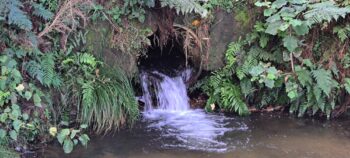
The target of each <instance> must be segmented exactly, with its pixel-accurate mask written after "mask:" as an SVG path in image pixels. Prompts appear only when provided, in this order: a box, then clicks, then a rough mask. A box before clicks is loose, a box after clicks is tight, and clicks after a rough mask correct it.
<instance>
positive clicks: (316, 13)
mask: <svg viewBox="0 0 350 158" xmlns="http://www.w3.org/2000/svg"><path fill="white" fill-rule="evenodd" d="M309 8H310V10H309V11H307V12H305V14H304V17H305V19H306V20H309V21H312V22H314V23H321V22H323V21H327V22H331V21H332V20H333V19H334V20H338V19H339V17H343V18H345V16H346V15H347V14H348V13H350V8H346V7H344V8H340V7H338V6H336V4H335V2H334V1H325V2H321V3H315V4H310V5H309Z"/></svg>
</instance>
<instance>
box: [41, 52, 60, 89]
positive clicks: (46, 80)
mask: <svg viewBox="0 0 350 158" xmlns="http://www.w3.org/2000/svg"><path fill="white" fill-rule="evenodd" d="M40 64H41V69H42V72H43V75H42V79H43V80H42V83H43V84H44V85H46V86H48V87H50V86H51V85H52V86H54V87H59V86H60V85H61V79H60V77H59V75H58V74H57V73H56V71H55V61H54V55H53V54H52V53H46V54H45V55H44V56H43V57H42V61H41V63H40Z"/></svg>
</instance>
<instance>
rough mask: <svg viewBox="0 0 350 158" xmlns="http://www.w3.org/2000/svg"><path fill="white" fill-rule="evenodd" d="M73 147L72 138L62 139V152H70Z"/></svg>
mask: <svg viewBox="0 0 350 158" xmlns="http://www.w3.org/2000/svg"><path fill="white" fill-rule="evenodd" d="M73 147H74V144H73V142H72V140H70V139H65V140H64V142H63V150H64V153H66V154H69V153H71V152H72V150H73Z"/></svg>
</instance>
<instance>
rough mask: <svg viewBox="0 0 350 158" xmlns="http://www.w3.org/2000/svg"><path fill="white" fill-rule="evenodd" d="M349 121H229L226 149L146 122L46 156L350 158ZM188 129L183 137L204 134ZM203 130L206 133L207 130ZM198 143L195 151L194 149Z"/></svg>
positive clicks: (52, 150) (272, 118)
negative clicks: (194, 133)
mask: <svg viewBox="0 0 350 158" xmlns="http://www.w3.org/2000/svg"><path fill="white" fill-rule="evenodd" d="M208 117H218V118H223V117H224V116H222V115H208ZM214 120H215V119H214ZM346 120H348V119H344V120H343V121H342V120H336V121H320V120H313V119H305V118H304V119H298V118H294V117H288V116H279V115H269V114H263V115H260V114H259V115H258V114H255V115H252V116H249V117H245V118H240V117H225V119H224V120H221V121H222V122H221V123H223V124H225V125H224V126H223V128H224V130H228V131H226V132H224V134H223V135H221V133H215V132H217V131H214V133H215V134H218V137H217V138H215V139H214V140H217V141H218V142H221V143H223V144H220V143H219V144H217V142H214V143H213V144H211V145H209V146H205V145H203V146H198V144H200V141H202V138H203V137H204V138H205V137H206V135H205V134H204V135H198V139H197V137H190V139H188V141H189V142H188V141H187V144H186V141H185V142H182V141H181V139H179V138H177V137H176V136H178V135H177V134H175V133H171V134H170V135H168V136H165V135H166V134H167V133H168V134H169V130H168V129H171V128H173V127H164V126H162V127H163V128H159V126H158V125H157V121H155V120H149V119H147V120H145V119H141V120H140V121H138V122H137V123H136V124H135V126H134V127H133V128H132V129H123V130H120V131H119V132H117V133H115V134H114V135H111V136H105V137H95V138H93V139H92V141H91V142H90V143H89V145H88V147H87V148H84V147H77V148H76V149H75V150H74V151H73V153H71V154H69V155H65V154H63V152H62V149H61V147H60V146H59V145H57V144H56V145H51V146H49V148H48V149H47V151H46V152H45V157H50V158H62V157H67V158H80V157H81V158H128V157H130V158H134V157H135V158H173V157H174V158H175V157H191V158H210V157H215V158H232V157H235V158H281V157H283V158H296V157H298V158H346V157H349V155H350V150H349V149H350V126H349V125H350V121H346ZM188 121H189V122H190V121H191V120H188ZM193 123H198V122H193ZM186 128H187V127H186ZM186 128H185V130H184V131H182V132H184V133H186V132H188V133H191V130H193V131H196V130H197V131H201V129H196V128H193V129H186ZM203 128H204V129H205V128H206V127H205V125H203ZM188 130H189V131H188ZM170 131H171V130H170ZM175 131H176V130H175ZM180 133H181V132H180ZM209 135H210V134H209ZM183 139H187V138H186V137H184V138H183ZM191 139H192V140H191ZM191 142H192V143H191ZM193 142H195V143H193ZM196 142H199V143H198V144H197V143H196ZM196 144H197V146H195V147H196V148H193V149H191V148H189V146H193V145H196ZM186 145H187V146H186ZM220 145H221V146H220ZM206 148H207V149H208V150H205V149H206ZM211 149H214V150H211ZM217 149H226V150H217Z"/></svg>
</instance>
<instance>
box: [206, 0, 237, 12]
mask: <svg viewBox="0 0 350 158" xmlns="http://www.w3.org/2000/svg"><path fill="white" fill-rule="evenodd" d="M204 6H205V8H207V9H208V10H213V9H215V8H217V7H219V8H224V9H225V10H226V11H227V12H231V11H232V10H233V8H234V6H235V4H234V1H232V0H210V1H208V2H207V3H205V4H204Z"/></svg>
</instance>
